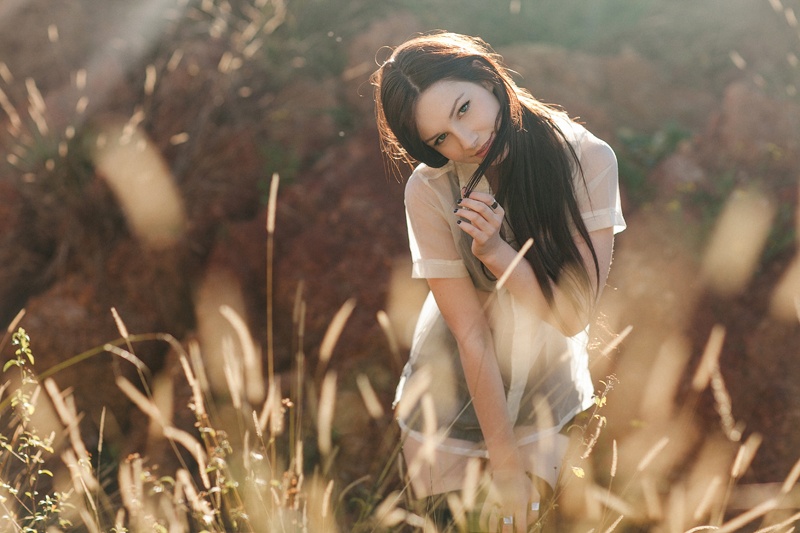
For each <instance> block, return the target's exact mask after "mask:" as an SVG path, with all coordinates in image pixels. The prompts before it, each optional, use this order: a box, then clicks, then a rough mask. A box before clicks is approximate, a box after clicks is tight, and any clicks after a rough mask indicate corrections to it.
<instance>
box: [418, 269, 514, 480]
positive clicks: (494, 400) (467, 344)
mask: <svg viewBox="0 0 800 533" xmlns="http://www.w3.org/2000/svg"><path fill="white" fill-rule="evenodd" d="M428 284H429V285H430V287H431V292H433V295H434V297H435V298H436V303H437V305H438V307H439V310H440V311H441V313H442V316H443V317H444V319H445V321H446V322H447V325H448V327H449V328H450V331H452V333H453V336H454V337H455V339H456V342H457V343H458V350H459V355H460V358H461V365H462V368H463V370H464V377H465V379H466V382H467V388H468V389H469V392H470V396H471V397H472V402H473V408H474V409H475V414H476V415H477V416H478V423H479V424H480V427H481V432H482V433H483V437H484V440H485V442H486V446H487V450H488V452H489V460H490V461H491V462H492V467H493V468H494V469H495V470H501V469H504V468H505V469H513V468H521V467H522V463H521V461H520V458H519V452H518V451H517V441H516V438H515V436H514V429H513V425H514V423H513V421H512V420H510V419H509V416H508V407H507V405H506V396H505V388H504V387H503V379H502V377H501V375H500V367H499V366H498V364H497V357H496V355H495V350H494V341H493V338H492V332H491V330H490V328H489V324H488V321H487V320H486V315H485V314H484V311H483V308H482V306H481V302H480V299H479V298H478V294H477V292H476V291H475V287H474V286H473V285H472V281H471V280H470V279H469V278H454V279H429V280H428Z"/></svg>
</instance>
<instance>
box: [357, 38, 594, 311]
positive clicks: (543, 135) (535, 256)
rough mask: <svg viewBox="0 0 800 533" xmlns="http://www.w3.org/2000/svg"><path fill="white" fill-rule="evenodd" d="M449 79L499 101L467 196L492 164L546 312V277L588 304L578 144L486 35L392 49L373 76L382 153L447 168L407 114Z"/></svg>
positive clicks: (579, 304) (580, 304)
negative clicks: (483, 87)
mask: <svg viewBox="0 0 800 533" xmlns="http://www.w3.org/2000/svg"><path fill="white" fill-rule="evenodd" d="M446 79H451V80H460V81H468V82H473V83H479V84H481V83H482V84H486V83H487V82H488V84H490V85H491V87H492V92H493V93H494V95H495V97H497V99H498V101H499V102H500V113H499V115H498V117H497V124H496V126H495V130H496V136H495V141H494V142H493V143H492V145H491V148H490V150H489V153H488V154H487V155H486V157H485V158H484V159H483V161H482V162H481V164H480V165H479V166H478V169H477V170H476V171H475V173H474V174H473V175H472V176H471V178H470V180H469V183H468V185H467V193H469V192H471V191H472V190H473V188H474V187H475V186H476V185H477V184H478V181H479V180H480V178H481V176H482V175H483V174H484V173H485V172H486V171H487V169H488V168H489V166H490V165H492V164H493V163H494V162H495V161H498V160H499V163H498V167H499V168H498V170H499V174H500V181H499V186H498V190H497V191H495V197H496V199H497V201H498V202H500V204H501V205H503V207H504V208H505V210H506V218H507V220H508V222H509V225H510V227H511V230H512V231H513V232H514V236H515V238H516V240H517V242H518V243H520V244H523V243H525V242H526V241H527V240H528V239H529V238H531V237H532V238H533V246H532V247H531V249H530V250H529V251H528V252H527V253H526V254H525V259H526V260H527V261H528V263H530V265H531V267H532V268H533V272H534V274H535V275H536V279H537V280H538V282H539V285H540V287H541V290H542V293H543V294H544V296H545V298H546V299H547V302H548V303H549V304H550V306H551V309H552V308H553V298H554V297H553V287H552V285H551V283H555V284H558V285H559V286H560V287H561V288H562V289H566V292H567V294H569V295H570V299H571V300H572V303H573V305H574V306H575V308H576V310H578V309H584V310H585V308H586V301H585V300H583V298H581V296H585V295H586V294H587V291H588V293H589V294H591V293H594V294H596V291H597V290H598V287H592V286H591V285H592V284H591V282H590V278H589V274H588V271H587V269H586V265H585V264H584V262H583V259H582V257H581V254H580V251H579V250H578V248H577V246H575V242H574V240H573V237H572V233H571V229H572V228H573V227H574V228H575V229H576V230H577V231H578V233H579V234H580V236H581V238H582V239H583V240H584V242H586V244H587V245H588V247H589V249H590V250H591V253H592V259H593V260H594V268H595V273H596V274H597V279H598V283H599V279H600V275H599V265H598V262H597V254H596V253H595V250H594V246H592V241H591V239H590V238H589V232H588V231H587V229H586V225H585V224H584V223H583V219H582V218H581V214H580V211H579V209H578V202H577V200H576V198H575V191H574V189H573V178H572V176H573V171H577V172H579V173H580V175H581V178H583V170H582V169H581V166H580V161H579V160H578V157H577V155H576V153H575V150H574V149H573V148H572V146H571V145H570V143H569V142H568V141H567V139H566V137H565V135H564V132H563V131H561V129H560V128H559V127H558V125H557V124H556V123H555V121H554V117H556V116H559V115H562V116H564V117H565V118H566V115H565V114H564V113H563V112H562V111H560V110H559V109H557V108H555V107H552V106H548V105H545V104H543V103H541V102H539V101H538V100H536V99H535V98H533V96H531V94H530V93H529V92H528V91H527V90H525V89H522V88H520V87H518V86H517V85H516V83H514V81H513V79H512V77H511V74H510V72H509V70H508V69H507V68H506V67H505V66H504V65H503V63H502V59H501V57H500V56H499V55H497V54H496V53H494V51H493V50H492V49H491V47H490V46H489V45H488V44H486V43H485V42H484V41H483V40H481V39H479V38H473V37H467V36H464V35H458V34H454V33H436V34H431V35H423V36H420V37H416V38H414V39H411V40H409V41H407V42H405V43H404V44H402V45H400V46H399V47H398V48H396V49H395V50H394V52H393V53H392V55H391V57H390V58H389V59H388V60H387V61H386V62H385V63H384V64H383V65H382V66H381V68H380V69H379V70H378V71H377V72H375V74H373V76H372V82H373V84H374V85H375V105H376V117H377V121H378V129H379V130H380V133H381V147H382V148H383V151H384V153H385V154H386V156H387V157H388V158H389V159H390V160H391V161H392V163H393V164H394V165H397V164H398V162H402V161H404V162H407V163H409V164H412V165H413V164H414V162H415V161H419V162H422V163H425V164H426V165H428V166H430V167H434V168H440V167H442V166H444V165H446V164H447V162H448V160H447V158H445V157H444V156H443V155H442V154H440V153H439V152H437V151H436V150H435V149H434V148H433V147H431V146H429V145H427V144H425V142H424V141H423V140H422V139H421V138H420V136H419V133H418V131H417V125H416V121H415V116H414V114H415V108H416V102H417V99H418V98H419V95H420V94H421V93H422V92H423V91H425V89H427V88H428V87H430V86H431V85H433V84H434V83H436V82H437V81H440V80H446ZM553 310H554V309H553ZM554 311H555V310H554ZM556 316H557V317H558V314H556ZM559 320H560V319H559Z"/></svg>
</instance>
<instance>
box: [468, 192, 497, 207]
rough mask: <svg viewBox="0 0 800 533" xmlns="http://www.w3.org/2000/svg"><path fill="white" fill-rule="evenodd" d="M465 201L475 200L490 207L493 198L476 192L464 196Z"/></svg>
mask: <svg viewBox="0 0 800 533" xmlns="http://www.w3.org/2000/svg"><path fill="white" fill-rule="evenodd" d="M465 199H469V200H476V201H478V202H481V203H484V204H486V205H492V203H493V202H494V196H492V195H491V194H488V193H485V192H477V191H472V192H471V193H469V196H465Z"/></svg>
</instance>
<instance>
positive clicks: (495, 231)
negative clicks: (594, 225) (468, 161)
mask: <svg viewBox="0 0 800 533" xmlns="http://www.w3.org/2000/svg"><path fill="white" fill-rule="evenodd" d="M493 202H494V198H492V196H491V195H489V194H485V193H479V192H473V193H471V194H470V196H469V198H464V199H462V200H461V204H460V205H461V206H462V207H468V208H469V209H461V210H459V213H458V215H459V216H460V217H463V218H465V219H467V220H468V221H469V223H467V222H466V221H462V222H460V223H459V225H460V226H461V228H463V230H464V231H465V232H467V233H468V234H470V235H471V236H472V238H473V243H472V253H473V254H475V257H477V258H478V259H479V260H480V261H481V262H482V263H483V264H484V265H486V268H488V269H489V271H490V272H491V273H492V274H494V275H495V276H496V277H498V278H499V277H500V276H502V275H503V273H504V272H505V271H506V269H507V268H508V267H509V265H510V264H511V262H512V261H513V260H514V257H516V255H517V252H516V250H514V249H513V248H512V247H511V246H510V245H509V244H508V243H507V242H505V241H504V240H503V239H502V238H500V226H501V225H502V223H503V217H504V215H505V212H504V210H503V208H502V206H497V207H496V208H495V209H492V208H491V207H490V205H491V204H492V203H493ZM589 238H590V239H591V240H592V246H593V247H594V251H595V254H596V255H597V264H598V267H599V270H600V272H599V274H600V278H599V279H598V278H597V274H596V272H595V266H594V260H593V259H592V252H591V250H590V249H589V246H588V245H587V244H586V243H585V242H584V241H583V239H582V238H580V236H577V237H576V238H575V245H576V246H577V248H578V250H579V251H580V254H581V257H582V258H583V262H584V264H585V265H586V271H587V272H588V274H589V280H590V282H591V284H592V286H593V287H597V293H596V294H592V295H591V296H590V295H585V299H586V301H585V302H584V305H581V306H575V305H573V303H572V300H571V299H570V297H569V296H568V295H567V294H565V292H564V291H562V290H561V289H560V288H559V287H558V286H557V285H555V284H554V285H553V286H552V288H553V298H554V299H553V307H555V309H557V310H558V318H560V320H559V319H557V318H556V315H555V313H553V310H552V309H551V307H550V305H549V304H548V303H547V300H546V299H545V297H544V293H543V292H542V290H541V287H540V285H539V282H538V280H537V279H536V276H535V274H534V273H533V268H531V266H530V264H529V263H528V262H527V261H520V262H519V264H518V265H517V267H516V268H515V269H514V270H513V272H512V273H511V275H510V276H509V278H508V281H507V282H506V285H505V286H506V288H508V290H509V291H510V292H511V293H512V294H513V295H514V296H515V297H516V298H517V299H518V300H520V301H521V302H523V303H524V304H526V305H527V306H528V307H529V308H530V309H531V311H532V312H533V313H534V314H535V315H537V316H538V317H540V318H541V319H542V320H544V321H545V322H547V323H549V324H550V325H552V326H553V327H555V328H556V329H558V330H559V331H561V332H562V333H563V334H564V335H566V336H568V337H571V336H573V335H577V334H578V333H580V332H581V331H583V330H584V329H585V328H586V326H587V325H588V323H589V319H590V318H591V315H592V313H593V311H594V307H595V304H596V302H597V299H598V298H599V297H600V292H601V291H602V289H603V286H605V283H606V278H607V277H608V271H609V269H610V267H611V255H612V252H613V249H614V229H613V228H604V229H600V230H597V231H592V232H590V233H589Z"/></svg>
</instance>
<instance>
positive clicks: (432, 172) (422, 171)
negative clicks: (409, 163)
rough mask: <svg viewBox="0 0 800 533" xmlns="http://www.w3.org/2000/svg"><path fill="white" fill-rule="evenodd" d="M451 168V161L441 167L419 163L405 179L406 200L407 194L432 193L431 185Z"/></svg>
mask: <svg viewBox="0 0 800 533" xmlns="http://www.w3.org/2000/svg"><path fill="white" fill-rule="evenodd" d="M451 170H453V162H452V161H450V162H448V163H447V164H446V165H445V166H443V167H441V168H432V167H429V166H428V165H426V164H425V163H421V164H420V165H419V166H417V168H415V169H414V172H412V173H411V176H410V177H409V178H408V181H406V188H405V196H406V200H408V198H409V196H420V195H423V196H426V195H430V194H431V193H433V187H434V185H436V182H437V181H441V180H439V179H438V178H440V177H442V176H444V175H446V174H447V173H448V172H450V171H451Z"/></svg>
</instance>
